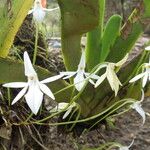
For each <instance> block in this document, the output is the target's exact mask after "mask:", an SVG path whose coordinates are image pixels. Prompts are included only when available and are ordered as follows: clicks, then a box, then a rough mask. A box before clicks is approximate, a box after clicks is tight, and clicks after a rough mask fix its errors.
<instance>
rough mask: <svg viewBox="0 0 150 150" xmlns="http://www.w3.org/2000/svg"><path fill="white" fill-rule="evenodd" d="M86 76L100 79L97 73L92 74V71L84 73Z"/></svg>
mask: <svg viewBox="0 0 150 150" xmlns="http://www.w3.org/2000/svg"><path fill="white" fill-rule="evenodd" d="M84 74H85V76H86V77H89V78H92V79H95V80H98V79H99V78H100V77H99V76H98V75H96V74H90V73H86V72H85V73H84Z"/></svg>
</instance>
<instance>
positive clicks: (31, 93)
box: [25, 83, 43, 115]
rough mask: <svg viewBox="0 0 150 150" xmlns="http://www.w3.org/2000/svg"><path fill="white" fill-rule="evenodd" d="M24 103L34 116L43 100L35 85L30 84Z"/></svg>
mask: <svg viewBox="0 0 150 150" xmlns="http://www.w3.org/2000/svg"><path fill="white" fill-rule="evenodd" d="M25 99H26V102H27V104H28V106H29V107H30V109H31V111H32V112H33V113H34V114H35V115H36V114H37V113H38V111H39V109H40V106H41V104H42V100H43V93H42V92H41V90H40V88H39V86H38V84H37V83H32V84H31V85H30V86H29V90H28V92H27V94H26V95H25Z"/></svg>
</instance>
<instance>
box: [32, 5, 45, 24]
mask: <svg viewBox="0 0 150 150" xmlns="http://www.w3.org/2000/svg"><path fill="white" fill-rule="evenodd" d="M45 15H46V13H45V11H44V10H43V9H42V8H36V9H35V10H34V11H33V19H34V20H35V21H37V22H39V23H40V22H42V21H43V20H44V17H45Z"/></svg>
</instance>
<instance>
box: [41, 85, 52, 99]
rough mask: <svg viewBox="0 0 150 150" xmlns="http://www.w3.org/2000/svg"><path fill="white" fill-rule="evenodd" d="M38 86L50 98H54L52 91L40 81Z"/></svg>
mask: <svg viewBox="0 0 150 150" xmlns="http://www.w3.org/2000/svg"><path fill="white" fill-rule="evenodd" d="M39 86H40V89H41V91H42V92H43V93H44V94H46V95H47V96H49V97H50V98H52V99H53V100H55V97H54V95H53V93H52V91H51V90H50V89H49V88H48V87H47V86H46V85H45V84H42V83H40V84H39Z"/></svg>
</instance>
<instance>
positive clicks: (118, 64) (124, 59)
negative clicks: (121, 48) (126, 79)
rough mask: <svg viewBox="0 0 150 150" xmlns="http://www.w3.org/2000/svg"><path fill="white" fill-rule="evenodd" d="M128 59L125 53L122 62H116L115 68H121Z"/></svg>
mask: <svg viewBox="0 0 150 150" xmlns="http://www.w3.org/2000/svg"><path fill="white" fill-rule="evenodd" d="M128 57H129V54H128V53H127V54H126V56H125V57H124V58H123V59H122V60H120V61H119V62H117V63H116V64H115V66H116V67H120V66H122V65H123V64H124V63H125V62H126V61H127V59H128Z"/></svg>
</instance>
